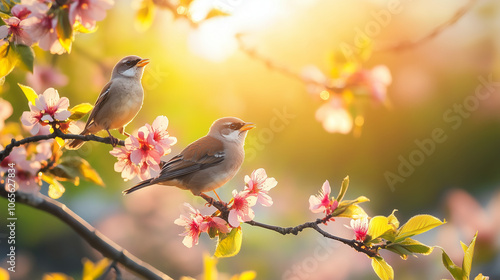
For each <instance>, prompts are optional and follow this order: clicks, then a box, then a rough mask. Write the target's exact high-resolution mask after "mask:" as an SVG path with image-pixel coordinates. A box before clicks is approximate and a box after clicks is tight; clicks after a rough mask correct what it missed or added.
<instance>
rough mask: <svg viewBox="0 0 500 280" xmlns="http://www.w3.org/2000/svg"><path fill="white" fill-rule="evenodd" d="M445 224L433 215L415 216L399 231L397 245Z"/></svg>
mask: <svg viewBox="0 0 500 280" xmlns="http://www.w3.org/2000/svg"><path fill="white" fill-rule="evenodd" d="M444 223H445V222H441V221H440V220H439V219H438V218H436V217H434V216H431V215H416V216H413V217H412V218H411V219H410V220H408V222H406V224H404V225H403V226H402V227H401V228H400V229H399V230H398V232H397V234H396V240H395V242H396V243H397V242H400V241H402V240H405V239H406V238H408V237H412V236H414V235H417V234H421V233H424V232H426V231H428V230H431V229H433V228H435V227H437V226H440V225H442V224H444Z"/></svg>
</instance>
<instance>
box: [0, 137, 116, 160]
mask: <svg viewBox="0 0 500 280" xmlns="http://www.w3.org/2000/svg"><path fill="white" fill-rule="evenodd" d="M56 137H59V138H61V139H64V140H73V139H78V140H83V141H86V142H87V141H95V142H101V143H104V144H112V139H111V138H110V137H99V136H95V135H93V134H89V135H79V134H65V133H63V132H61V131H60V130H59V129H55V130H54V132H52V133H51V134H47V135H35V136H31V137H27V138H24V139H21V140H16V139H14V138H12V141H11V142H10V144H9V145H7V146H5V149H4V150H3V151H1V152H0V162H1V161H2V160H4V159H5V158H6V157H7V156H9V154H10V153H11V152H12V149H13V148H14V147H18V146H21V145H24V144H28V143H33V142H38V141H42V140H49V139H55V138H56ZM118 145H120V146H124V145H125V142H124V141H123V140H120V141H118Z"/></svg>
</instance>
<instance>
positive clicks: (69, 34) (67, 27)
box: [56, 8, 73, 53]
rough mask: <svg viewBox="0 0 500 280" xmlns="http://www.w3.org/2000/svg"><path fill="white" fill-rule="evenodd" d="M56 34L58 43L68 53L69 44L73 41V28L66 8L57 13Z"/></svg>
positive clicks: (69, 49)
mask: <svg viewBox="0 0 500 280" xmlns="http://www.w3.org/2000/svg"><path fill="white" fill-rule="evenodd" d="M56 32H57V38H58V39H59V43H61V46H62V47H63V48H64V49H65V50H66V51H67V52H68V53H70V52H71V42H72V41H73V26H72V25H71V22H70V20H69V10H68V9H67V8H63V9H60V10H58V12H57V25H56Z"/></svg>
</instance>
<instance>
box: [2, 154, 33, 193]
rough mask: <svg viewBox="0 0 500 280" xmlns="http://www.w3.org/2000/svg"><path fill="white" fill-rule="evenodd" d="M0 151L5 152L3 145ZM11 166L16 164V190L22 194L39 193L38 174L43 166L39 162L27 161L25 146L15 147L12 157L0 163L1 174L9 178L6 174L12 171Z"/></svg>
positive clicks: (14, 167)
mask: <svg viewBox="0 0 500 280" xmlns="http://www.w3.org/2000/svg"><path fill="white" fill-rule="evenodd" d="M0 150H3V147H2V146H1V145H0ZM9 164H14V166H13V169H14V170H15V171H14V174H15V182H16V186H15V188H16V190H19V191H22V192H37V191H38V190H39V189H40V188H39V185H38V183H37V181H38V177H37V173H38V171H39V170H40V168H41V164H40V162H39V161H37V160H28V159H27V152H26V148H25V147H24V146H20V147H15V148H14V149H13V150H12V152H11V153H10V155H9V156H8V157H6V158H5V159H4V160H3V161H2V162H1V163H0V173H4V176H8V175H6V174H8V173H9V169H12V167H11V166H9ZM2 177H3V176H2ZM8 187H9V186H8V185H7V184H6V185H5V188H6V190H7V188H8Z"/></svg>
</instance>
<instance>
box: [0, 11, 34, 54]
mask: <svg viewBox="0 0 500 280" xmlns="http://www.w3.org/2000/svg"><path fill="white" fill-rule="evenodd" d="M23 16H24V14H23ZM3 21H4V22H5V25H2V26H0V38H6V37H8V36H10V35H12V42H14V43H16V44H23V45H27V46H31V44H33V38H32V36H31V34H30V29H31V27H32V26H34V25H35V24H36V23H37V22H38V21H37V19H36V18H26V19H22V20H21V19H19V18H18V17H15V16H13V17H10V18H7V19H3Z"/></svg>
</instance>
